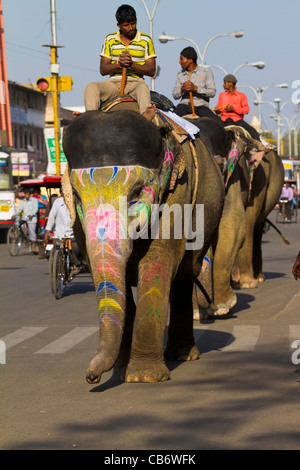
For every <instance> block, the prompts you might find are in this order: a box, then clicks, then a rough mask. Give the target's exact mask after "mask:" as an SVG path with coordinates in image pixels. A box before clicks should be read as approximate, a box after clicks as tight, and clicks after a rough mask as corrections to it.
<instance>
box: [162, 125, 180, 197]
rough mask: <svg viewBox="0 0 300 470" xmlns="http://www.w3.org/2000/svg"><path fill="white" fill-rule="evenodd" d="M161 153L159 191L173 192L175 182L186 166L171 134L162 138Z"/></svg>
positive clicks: (178, 146) (178, 145)
mask: <svg viewBox="0 0 300 470" xmlns="http://www.w3.org/2000/svg"><path fill="white" fill-rule="evenodd" d="M163 152H164V157H163V164H162V170H161V173H160V185H161V190H162V191H164V190H165V189H168V190H169V191H173V190H174V188H175V185H176V182H177V180H178V179H180V178H181V177H182V175H183V173H184V170H185V167H186V164H185V157H184V153H183V151H182V148H181V145H180V144H178V142H177V141H176V138H175V137H174V136H173V135H172V134H171V135H169V136H168V137H165V138H163Z"/></svg>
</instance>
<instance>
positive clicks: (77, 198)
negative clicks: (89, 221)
mask: <svg viewBox="0 0 300 470" xmlns="http://www.w3.org/2000/svg"><path fill="white" fill-rule="evenodd" d="M73 194H74V202H75V208H76V211H77V213H78V215H79V218H80V220H82V218H83V209H82V202H81V197H80V196H79V194H78V192H77V191H76V189H74V188H73Z"/></svg>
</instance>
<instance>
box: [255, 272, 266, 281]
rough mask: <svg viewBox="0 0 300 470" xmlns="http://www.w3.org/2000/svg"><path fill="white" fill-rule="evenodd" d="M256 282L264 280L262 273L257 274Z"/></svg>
mask: <svg viewBox="0 0 300 470" xmlns="http://www.w3.org/2000/svg"><path fill="white" fill-rule="evenodd" d="M256 280H257V282H259V283H261V282H265V275H264V273H259V275H258V276H257V279H256Z"/></svg>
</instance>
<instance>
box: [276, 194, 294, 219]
mask: <svg viewBox="0 0 300 470" xmlns="http://www.w3.org/2000/svg"><path fill="white" fill-rule="evenodd" d="M288 202H289V201H287V200H284V199H280V201H279V203H278V207H277V208H276V222H293V221H294V222H297V218H298V211H297V207H296V206H295V205H292V207H291V220H290V221H289V220H288V219H287V216H286V204H287V203H288Z"/></svg>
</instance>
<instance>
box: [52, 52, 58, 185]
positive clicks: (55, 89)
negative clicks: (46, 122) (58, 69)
mask: <svg viewBox="0 0 300 470" xmlns="http://www.w3.org/2000/svg"><path fill="white" fill-rule="evenodd" d="M56 56H57V47H56V46H51V64H56V59H57V57H56ZM52 100H53V123H54V145H55V169H56V176H60V145H59V138H60V119H59V108H58V74H57V73H53V72H52Z"/></svg>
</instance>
